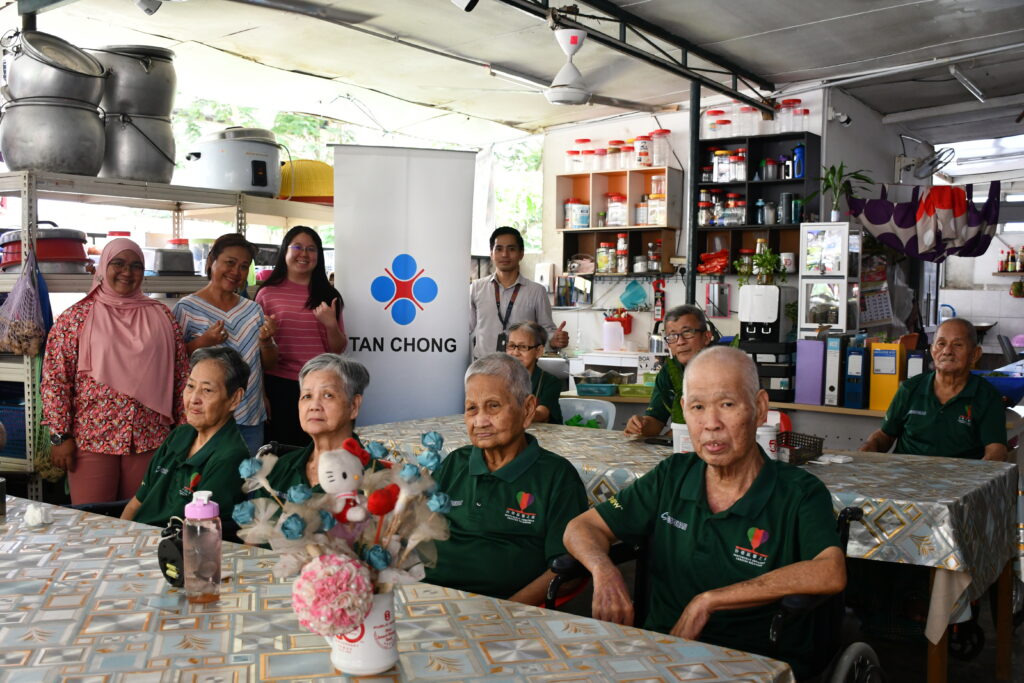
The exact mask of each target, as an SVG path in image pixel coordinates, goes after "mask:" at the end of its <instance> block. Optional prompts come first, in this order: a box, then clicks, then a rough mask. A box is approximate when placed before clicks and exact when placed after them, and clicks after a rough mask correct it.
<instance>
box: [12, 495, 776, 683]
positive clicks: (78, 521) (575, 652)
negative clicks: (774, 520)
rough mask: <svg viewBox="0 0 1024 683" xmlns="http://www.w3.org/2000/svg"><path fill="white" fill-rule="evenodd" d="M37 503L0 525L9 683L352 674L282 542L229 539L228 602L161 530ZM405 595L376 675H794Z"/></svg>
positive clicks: (610, 629) (464, 602)
mask: <svg viewBox="0 0 1024 683" xmlns="http://www.w3.org/2000/svg"><path fill="white" fill-rule="evenodd" d="M28 504H29V501H26V500H22V499H20V498H14V497H12V496H10V497H8V498H7V509H8V514H7V520H6V523H5V524H0V678H3V679H4V680H5V681H10V682H11V683H21V682H25V683H28V682H31V683H38V682H40V681H56V680H72V679H73V680H77V681H85V680H90V681H91V680H97V681H99V680H102V681H110V682H111V683H113V682H115V681H131V682H132V683H135V682H148V681H154V682H156V681H168V680H175V681H178V680H180V681H186V680H187V681H211V682H212V681H236V682H242V681H263V680H274V681H309V680H311V679H316V678H320V677H333V678H332V679H333V680H349V679H347V678H343V677H339V676H337V674H336V673H335V671H334V669H333V667H332V666H331V663H330V653H329V649H328V647H327V645H326V643H325V641H324V639H323V638H322V637H321V636H318V635H316V634H312V633H308V632H306V631H304V630H303V629H302V628H301V627H300V626H299V624H298V620H297V619H296V618H295V615H294V613H293V612H292V609H291V581H290V580H288V581H280V580H277V579H275V578H274V577H273V574H272V573H271V570H272V568H273V566H274V563H275V558H274V555H273V553H271V552H270V551H267V550H263V549H260V548H252V547H247V546H242V545H236V544H231V543H226V544H225V546H224V573H223V576H224V577H225V581H226V583H225V585H224V587H223V592H222V594H221V600H220V601H219V602H217V603H212V604H209V605H189V604H188V603H186V602H185V601H184V599H183V598H182V597H181V593H180V592H179V591H177V590H176V589H173V588H171V587H170V586H169V585H168V584H167V583H165V582H164V579H163V577H162V576H161V575H160V571H159V569H157V566H156V545H157V543H158V541H159V533H158V530H157V529H155V528H154V527H150V526H146V525H143V524H136V523H135V522H126V521H122V520H118V519H111V518H108V517H100V516H98V515H93V514H90V513H85V512H79V511H77V510H71V509H69V508H59V507H56V506H47V507H49V508H50V509H51V510H52V511H53V515H54V521H53V523H52V524H50V525H47V526H44V527H40V528H37V529H27V528H26V527H25V524H24V520H23V516H24V511H25V509H26V508H27V506H28ZM396 597H397V598H398V599H397V601H396V609H395V612H396V628H397V632H398V647H399V652H400V654H399V664H398V666H397V667H395V668H394V669H392V670H390V671H388V672H385V673H384V674H381V675H379V676H377V677H373V679H372V680H373V681H375V682H384V681H421V680H431V681H464V682H466V683H469V682H470V681H480V682H483V681H487V682H488V683H491V682H493V683H505V682H508V683H511V682H512V681H523V682H526V681H595V680H608V681H626V680H629V681H642V680H697V679H699V680H701V681H705V680H710V681H716V680H719V681H720V680H732V681H735V680H738V679H743V680H746V681H766V682H768V681H774V682H777V683H789V682H791V681H792V680H793V676H792V672H791V671H790V669H789V667H788V666H787V665H786V664H784V663H782V662H778V661H775V660H772V659H768V658H766V657H761V656H758V655H752V654H747V653H744V652H739V651H737V650H726V649H723V648H719V647H715V646H712V645H705V644H703V643H698V642H694V641H686V640H682V639H680V638H673V637H671V636H666V635H662V634H658V633H652V632H649V631H644V630H642V629H637V628H629V627H624V626H616V625H614V624H608V623H604V622H600V621H595V620H593V619H587V618H582V617H576V616H572V615H568V614H562V613H559V612H551V611H547V610H544V609H541V608H538V607H531V606H528V605H520V604H517V603H512V602H507V601H505V600H498V599H494V598H487V597H484V596H480V595H475V594H470V593H463V592H461V591H456V590H452V589H447V588H440V587H436V586H430V585H427V584H414V585H411V586H406V587H404V589H402V590H400V591H399V593H398V595H397V596H396ZM361 680H364V681H367V680H369V679H367V678H363V679H361Z"/></svg>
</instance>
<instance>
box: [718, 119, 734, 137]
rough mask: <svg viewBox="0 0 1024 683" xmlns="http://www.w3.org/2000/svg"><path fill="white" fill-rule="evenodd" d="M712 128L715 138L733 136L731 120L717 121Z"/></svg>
mask: <svg viewBox="0 0 1024 683" xmlns="http://www.w3.org/2000/svg"><path fill="white" fill-rule="evenodd" d="M714 126H715V137H716V138H730V137H732V136H733V135H734V133H733V127H732V120H731V119H718V120H717V121H715V123H714Z"/></svg>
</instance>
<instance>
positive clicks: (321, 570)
mask: <svg viewBox="0 0 1024 683" xmlns="http://www.w3.org/2000/svg"><path fill="white" fill-rule="evenodd" d="M372 606H373V582H372V581H371V580H370V572H369V570H367V568H366V566H365V565H363V563H361V562H359V561H358V560H356V559H353V558H350V557H339V556H338V555H321V556H320V557H317V558H315V559H313V560H311V561H310V562H308V563H307V564H306V566H305V567H303V569H302V573H300V574H299V576H298V578H296V579H295V583H294V585H293V586H292V608H293V609H294V610H295V614H296V615H297V616H298V617H299V623H300V624H302V625H303V626H304V627H306V628H307V629H309V630H310V631H313V632H314V633H319V634H320V635H322V636H336V635H344V634H346V633H348V632H350V631H352V630H354V629H356V628H358V626H359V625H360V624H362V623H363V620H364V619H366V615H368V614H369V613H370V609H371V607H372Z"/></svg>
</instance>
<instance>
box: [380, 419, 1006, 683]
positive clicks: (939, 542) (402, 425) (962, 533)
mask: <svg viewBox="0 0 1024 683" xmlns="http://www.w3.org/2000/svg"><path fill="white" fill-rule="evenodd" d="M430 430H436V431H439V432H441V433H442V434H443V435H444V437H445V447H446V448H448V449H454V448H457V447H459V446H462V445H465V444H466V443H468V441H469V439H468V437H467V436H466V429H465V425H464V423H463V420H462V416H461V415H453V416H447V417H442V418H434V419H424V420H410V421H406V422H395V423H391V424H384V425H374V426H372V427H369V428H365V429H362V430H360V436H361V437H362V438H363V439H364V440H366V439H369V440H388V439H390V440H393V441H394V442H396V443H397V444H402V445H404V446H405V447H407V448H415V447H418V445H419V439H420V435H421V434H422V433H423V432H426V431H430ZM529 432H530V433H532V434H534V435H535V436H536V437H537V440H538V441H539V442H540V445H541V446H543V447H544V448H547V449H548V450H551V451H553V452H555V453H558V454H559V455H563V456H565V457H566V458H567V459H568V460H569V461H570V462H572V463H573V465H575V466H576V469H577V470H578V471H579V472H580V474H581V476H582V477H583V481H584V484H585V485H586V487H587V495H588V496H589V498H590V502H591V504H594V503H597V502H601V501H603V500H605V499H607V497H608V496H609V495H612V494H613V493H615V492H617V491H619V490H621V489H622V488H625V487H626V486H628V485H629V484H631V483H632V482H633V481H634V480H635V479H636V478H637V477H639V476H641V475H643V474H644V473H645V472H647V471H649V470H651V469H652V468H653V467H654V466H655V465H656V464H657V463H658V462H660V461H661V460H662V459H664V457H665V456H666V455H668V453H669V451H670V450H671V449H670V448H667V447H659V446H651V445H648V444H645V443H643V441H639V440H634V439H631V438H629V437H627V436H625V435H624V434H622V433H621V432H617V431H611V430H597V429H584V428H580V427H565V426H559V425H548V424H539V425H534V426H531V427H530V429H529ZM846 453H847V454H849V455H851V456H853V458H854V461H853V462H852V463H849V464H844V465H827V466H820V465H813V464H810V465H806V466H805V467H806V468H807V469H808V470H809V471H810V472H811V473H813V474H815V475H816V476H818V478H820V479H821V480H822V481H823V482H824V483H825V485H826V486H827V487H828V488H829V491H830V492H831V493H832V500H833V506H834V507H835V509H836V511H837V512H838V511H839V510H841V509H842V508H844V507H846V506H849V505H857V506H860V507H862V508H864V511H865V519H864V523H863V524H854V525H853V528H852V531H851V538H850V546H849V548H848V550H847V554H848V555H849V556H850V557H855V558H868V559H873V560H879V561H884V562H909V563H912V564H919V565H924V566H929V567H933V568H934V569H935V576H936V583H935V586H934V588H933V591H932V602H931V606H930V608H929V617H928V628H927V631H926V634H927V635H928V637H929V641H930V642H931V644H932V647H931V648H930V650H931V651H933V652H935V653H937V652H938V650H939V649H941V650H942V654H943V655H944V654H945V640H944V639H945V637H946V630H947V629H946V627H947V625H948V624H949V623H951V621H952V622H954V623H955V622H956V621H958V620H959V615H958V613H959V612H963V607H964V606H965V605H966V604H967V603H968V602H969V601H970V600H974V599H976V598H977V597H979V596H980V595H981V594H982V593H983V592H984V591H985V590H986V589H987V588H988V587H989V586H990V585H991V584H992V583H993V582H995V581H996V579H997V578H999V579H1001V578H1002V576H1001V573H1003V574H1005V573H1006V572H1005V571H1004V569H1005V567H1006V565H1007V561H1008V560H1009V559H1010V558H1011V557H1012V556H1015V554H1016V553H1017V552H1020V551H1015V550H1014V548H1015V547H1017V546H1015V542H1014V539H1016V537H1017V536H1016V528H1015V526H1019V525H1017V522H1024V506H1021V509H1020V511H1018V509H1017V493H1016V492H1017V481H1018V475H1017V468H1016V465H1013V464H1010V463H995V462H985V461H979V460H961V459H956V458H934V457H928V456H916V455H896V454H880V453H859V452H846ZM1008 520H1012V521H1011V522H1010V523H1007V521H1008ZM1022 528H1024V527H1022ZM998 548H1003V549H1004V550H1003V551H1002V552H1000V551H998V550H997V549H998ZM940 643H941V644H942V645H941V647H940V646H939V644H940ZM1007 654H1008V653H1007ZM936 656H938V655H936ZM1006 661H1008V659H1007V660H1006ZM933 668H934V669H935V670H936V671H935V672H933V673H934V675H933V674H932V673H930V675H929V680H932V681H935V680H944V675H943V676H939V674H938V672H937V670H938V669H939V668H941V669H942V670H943V671H944V670H945V662H944V661H943V662H941V663H936V664H935V666H934V667H933ZM1007 675H1008V669H1007Z"/></svg>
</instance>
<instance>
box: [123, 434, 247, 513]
mask: <svg viewBox="0 0 1024 683" xmlns="http://www.w3.org/2000/svg"><path fill="white" fill-rule="evenodd" d="M197 434H198V432H196V429H195V427H193V426H192V425H187V424H184V425H181V426H179V427H176V428H175V429H174V431H172V432H171V433H170V434H169V435H168V436H167V438H166V439H164V442H163V443H162V444H160V448H158V449H156V453H154V454H153V458H152V459H151V460H150V461H149V469H147V470H146V476H145V477H144V478H143V480H142V483H141V484H140V485H139V490H138V491H136V492H135V497H136V498H138V499H139V502H140V503H142V506H141V507H140V508H139V510H138V512H137V513H136V514H135V521H136V522H141V523H142V524H152V525H153V526H166V525H167V520H169V519H170V518H171V517H182V518H184V516H185V504H186V503H189V502H191V500H192V493H193V492H194V491H212V492H213V500H215V501H216V502H217V504H218V505H219V506H220V511H221V516H222V517H230V516H231V511H232V510H233V509H234V507H235V503H237V502H239V501H241V500H242V498H243V494H242V483H241V482H240V481H239V479H238V465H239V464H240V463H241V462H242V461H243V460H245V459H246V458H248V457H249V448H248V446H246V445H245V440H243V439H242V435H241V433H239V431H238V427H237V426H236V425H235V420H234V418H228V421H227V422H226V423H225V424H224V426H223V427H221V428H220V429H219V430H217V433H216V434H214V435H213V438H211V439H210V440H209V441H207V442H206V444H204V445H203V447H202V448H200V449H199V450H198V451H196V453H195V454H194V455H193V456H192V457H191V458H190V457H188V452H189V449H190V448H191V447H192V444H193V442H194V441H195V440H196V436H197Z"/></svg>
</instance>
